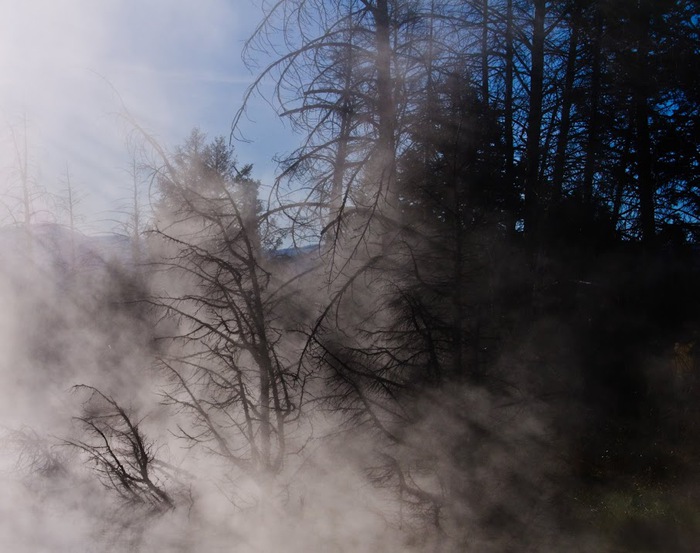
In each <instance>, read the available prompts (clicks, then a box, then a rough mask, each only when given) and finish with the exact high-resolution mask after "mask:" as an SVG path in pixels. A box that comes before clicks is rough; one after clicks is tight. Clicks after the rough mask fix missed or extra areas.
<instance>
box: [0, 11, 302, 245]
mask: <svg viewBox="0 0 700 553" xmlns="http://www.w3.org/2000/svg"><path fill="white" fill-rule="evenodd" d="M260 17H261V10H260V5H259V2H256V1H254V0H196V1H194V0H0V192H2V194H3V195H4V196H5V197H6V198H8V197H9V198H10V200H6V203H12V202H11V198H12V196H13V194H14V195H16V193H17V186H18V179H17V171H16V168H17V162H16V158H15V154H14V147H13V140H12V129H14V131H15V136H21V135H22V134H23V132H22V129H23V123H22V121H23V118H24V115H25V114H26V118H27V125H28V132H27V139H28V153H29V162H30V176H31V178H32V183H33V185H34V186H35V188H36V189H37V190H46V191H47V192H51V193H53V194H57V195H60V194H61V191H62V190H63V189H65V176H64V175H65V171H66V166H68V167H69V169H70V173H71V181H72V183H73V185H74V186H75V187H76V188H77V189H78V190H79V191H80V193H81V195H82V196H84V200H83V201H82V203H81V205H80V206H79V208H78V210H79V212H80V214H81V215H82V220H83V221H82V227H83V230H84V231H85V232H95V231H105V230H109V229H110V228H111V227H112V226H113V225H112V224H111V223H110V222H108V220H109V219H112V218H114V217H115V216H116V215H115V214H114V213H113V210H114V209H117V208H118V207H119V206H120V205H121V204H123V203H124V201H125V198H127V197H128V196H129V186H130V177H129V176H128V174H127V172H126V171H127V169H128V167H129V165H130V154H129V151H128V147H127V143H128V135H129V133H128V129H127V128H125V126H124V124H123V123H121V122H120V119H119V117H118V116H117V115H116V113H117V112H118V111H119V109H120V107H119V99H118V98H117V96H116V95H115V93H114V91H115V90H116V91H117V92H118V94H119V96H120V97H121V99H122V100H123V102H124V103H125V104H126V106H127V108H128V109H129V110H130V112H131V113H133V114H134V115H135V116H136V118H137V119H138V120H139V122H140V123H141V124H142V125H143V126H144V127H145V128H146V129H148V130H149V131H150V132H152V133H153V134H154V135H155V136H156V137H158V139H159V140H160V141H161V142H162V143H163V144H164V145H166V146H168V147H171V146H173V145H176V144H178V143H179V142H181V141H182V140H183V139H184V137H186V136H187V134H188V133H189V130H190V129H191V128H192V127H194V126H199V127H200V128H201V129H202V130H204V131H205V132H206V133H207V134H209V135H210V136H215V135H218V134H224V135H226V136H228V133H229V131H230V125H231V121H232V118H233V116H234V114H235V112H236V109H237V108H238V107H239V105H240V102H241V98H242V96H243V93H244V91H245V89H246V87H247V86H248V85H249V84H250V82H251V79H252V75H251V74H250V72H249V71H248V69H246V68H245V66H244V65H243V63H242V61H241V56H240V52H241V47H242V44H243V41H244V40H245V38H246V37H247V36H248V35H249V34H250V33H251V32H252V30H253V29H254V27H255V25H256V24H257V23H258V22H259V20H260ZM249 113H250V116H251V119H252V120H253V121H252V122H249V123H247V124H246V128H245V133H246V136H247V137H248V138H250V139H251V140H252V141H253V142H252V143H251V144H240V145H237V146H236V148H237V151H238V157H239V160H240V161H242V162H246V163H253V164H254V165H255V175H256V176H257V177H258V178H260V179H261V180H263V182H270V181H271V180H272V178H273V177H274V170H275V167H274V164H273V163H272V157H273V156H274V155H275V154H276V153H279V152H281V151H288V150H290V149H292V148H293V145H294V143H293V137H292V135H291V133H290V132H289V131H286V130H285V129H284V127H283V126H282V125H281V123H280V122H279V121H278V120H277V118H276V116H275V114H274V113H272V111H271V109H270V107H269V106H268V105H267V104H266V103H265V101H264V100H262V99H256V100H254V101H253V104H252V105H251V109H250V111H249ZM58 211H60V210H58ZM42 217H43V218H46V219H51V218H54V219H56V218H57V219H58V221H59V222H61V219H62V217H63V216H62V215H61V213H58V214H57V215H49V214H46V213H45V214H40V215H39V216H38V218H39V219H41V218H42ZM0 222H7V216H6V214H5V213H2V214H0Z"/></svg>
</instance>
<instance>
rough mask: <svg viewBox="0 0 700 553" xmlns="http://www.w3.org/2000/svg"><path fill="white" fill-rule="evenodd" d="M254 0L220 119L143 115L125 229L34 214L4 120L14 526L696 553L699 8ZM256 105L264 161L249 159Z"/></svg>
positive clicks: (10, 511)
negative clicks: (181, 126) (271, 143)
mask: <svg viewBox="0 0 700 553" xmlns="http://www.w3.org/2000/svg"><path fill="white" fill-rule="evenodd" d="M261 10H262V11H261V17H260V20H259V21H257V22H251V33H250V36H249V39H248V40H247V42H246V43H245V44H244V46H243V52H242V55H243V58H244V60H245V61H246V63H247V64H248V66H249V67H250V68H251V70H252V71H253V73H254V74H255V75H256V77H255V80H254V81H253V82H252V84H251V86H250V88H248V90H247V92H246V94H245V96H244V97H243V98H242V99H241V100H240V103H239V104H238V105H232V106H231V111H230V113H223V114H221V117H223V118H227V119H230V120H231V135H230V136H224V137H216V136H207V135H206V134H205V133H204V132H203V131H201V130H199V129H198V128H195V129H193V130H192V132H191V133H190V134H189V135H188V136H186V137H183V139H182V141H181V143H180V145H179V146H176V147H172V148H171V147H168V146H166V145H164V144H162V143H161V142H160V141H159V139H158V138H157V137H156V136H155V135H154V134H152V133H150V132H149V130H148V128H147V127H146V126H144V125H143V124H142V123H141V122H140V121H139V120H138V118H136V117H135V116H134V115H132V114H131V113H130V112H129V111H128V110H127V109H126V107H124V110H123V113H122V118H123V120H124V122H125V124H126V126H128V128H129V129H130V137H131V143H132V144H133V145H136V146H135V147H134V152H135V154H134V161H133V167H132V172H131V176H132V177H133V202H132V203H131V204H130V205H129V207H128V212H129V220H128V222H127V223H126V224H125V227H124V228H125V230H126V232H125V233H124V234H123V236H121V237H119V238H118V239H117V238H114V237H113V239H112V241H111V242H110V243H109V244H107V242H106V241H104V240H103V241H101V242H100V241H96V240H92V241H91V239H90V238H89V237H86V236H85V235H82V234H80V233H79V232H78V231H77V230H76V229H75V228H74V226H73V217H72V211H70V213H71V217H70V223H69V224H67V225H63V226H58V225H55V226H51V227H49V226H47V225H43V226H42V225H39V224H32V220H31V219H32V217H31V213H32V207H31V198H30V195H29V194H28V192H27V190H28V181H27V176H26V173H27V168H26V157H25V158H23V157H22V155H21V154H22V148H21V140H16V141H15V145H16V146H17V159H18V165H19V170H18V172H17V175H18V176H17V182H16V183H15V184H16V186H15V188H16V190H19V191H20V192H22V191H24V192H26V193H25V194H24V195H23V194H21V193H19V194H17V195H16V201H15V204H14V208H13V209H14V210H15V217H14V219H15V221H16V223H15V224H13V225H6V226H3V227H2V228H0V251H2V252H3V256H4V260H5V262H4V263H3V269H2V271H0V298H2V301H3V304H4V306H5V310H4V311H5V313H4V314H3V317H2V319H1V320H0V326H1V327H2V328H3V332H2V333H0V335H1V337H0V344H2V351H3V355H2V357H3V359H2V371H1V372H0V375H1V376H0V385H1V386H2V388H3V389H4V390H5V396H6V397H5V398H4V399H3V402H4V405H3V406H2V408H0V415H2V416H1V419H0V420H2V429H1V430H0V436H1V439H2V448H1V449H0V460H1V463H0V466H2V467H3V468H2V471H0V481H2V484H3V486H4V487H5V489H6V494H5V495H6V498H7V499H5V500H3V501H2V502H0V514H1V515H2V516H1V517H0V518H2V519H5V520H4V521H3V522H0V540H2V541H0V543H3V542H4V543H5V546H6V547H11V549H8V550H13V551H18V552H20V553H22V552H24V551H27V552H29V551H57V552H63V551H66V552H68V551H70V552H80V551H85V552H88V551H90V552H93V551H94V552H102V551H105V552H107V551H114V552H120V553H121V552H127V551H129V552H131V551H133V552H137V551H143V552H146V551H159V552H161V551H162V552H166V553H167V552H182V553H185V552H195V551H197V552H200V551H206V552H219V551H221V552H224V551H227V552H228V551H231V552H233V551H241V552H273V551H290V552H292V553H294V552H302V551H328V552H336V551H337V552H348V553H357V552H370V551H372V552H373V551H383V552H416V553H418V552H431V553H432V552H435V553H438V552H440V553H451V552H457V551H459V552H462V551H467V552H472V551H473V552H479V553H481V552H485V553H489V552H493V553H496V552H510V551H518V552H520V551H537V552H548V551H551V552H559V551H581V552H584V551H585V552H588V551H596V552H610V553H613V552H630V553H631V552H640V551H646V552H657V551H658V552H670V551H674V552H676V551H677V552H686V551H687V552H691V551H695V550H696V548H697V544H698V543H700V507H699V505H700V474H699V473H698V471H699V469H700V465H699V460H700V417H699V415H700V412H699V411H700V407H699V406H700V344H699V343H698V340H699V339H700V286H698V283H699V282H700V278H699V277H700V247H699V246H698V241H699V240H700V186H699V179H700V146H699V143H700V142H699V138H700V73H699V72H698V67H700V37H699V32H700V10H699V9H698V6H697V4H696V3H695V2H693V1H690V0H561V1H558V2H553V1H546V0H275V1H271V2H263V5H262V8H261ZM232 55H237V53H232ZM260 97H263V98H264V99H265V100H266V101H267V102H268V104H266V105H268V107H269V109H273V110H274V111H275V113H276V114H277V115H278V116H279V117H280V118H282V119H283V120H284V121H286V123H287V124H288V125H289V126H290V127H291V128H292V129H293V130H294V132H295V136H296V137H297V138H298V144H297V145H296V147H295V149H294V150H292V151H291V152H287V153H277V158H276V160H277V163H278V172H277V177H276V179H275V180H274V182H262V181H261V180H259V178H258V177H256V171H257V168H256V167H254V166H253V165H251V164H249V163H247V162H246V160H245V159H238V157H237V149H236V148H237V145H239V144H241V141H245V140H246V136H245V130H244V128H243V127H244V125H243V124H242V122H243V121H245V120H247V118H248V117H249V116H251V110H252V107H251V106H252V103H253V100H254V99H255V98H260ZM25 132H26V129H25ZM22 159H25V163H24V164H23V163H22ZM139 179H140V180H139ZM139 183H140V185H141V186H144V187H147V189H148V196H149V198H148V201H147V202H145V203H144V202H141V201H140V200H139V193H138V190H137V188H138V186H139ZM144 183H145V184H144ZM70 190H71V189H70V187H69V188H68V191H69V192H70ZM8 202H9V200H5V201H3V205H7V204H8ZM67 205H68V206H69V208H70V207H71V206H72V200H71V199H70V198H69V201H68V204H67Z"/></svg>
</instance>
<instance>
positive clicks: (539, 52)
mask: <svg viewBox="0 0 700 553" xmlns="http://www.w3.org/2000/svg"><path fill="white" fill-rule="evenodd" d="M545 14H546V2H545V0H535V17H534V20H533V35H532V50H531V69H530V108H529V113H528V118H527V141H526V144H525V235H526V237H528V238H529V240H530V241H535V240H536V236H537V229H538V226H539V218H540V213H541V210H542V206H541V200H542V198H541V195H542V189H541V188H542V187H541V183H540V179H539V165H540V137H541V133H542V96H543V81H544V39H545V27H544V20H545Z"/></svg>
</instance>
